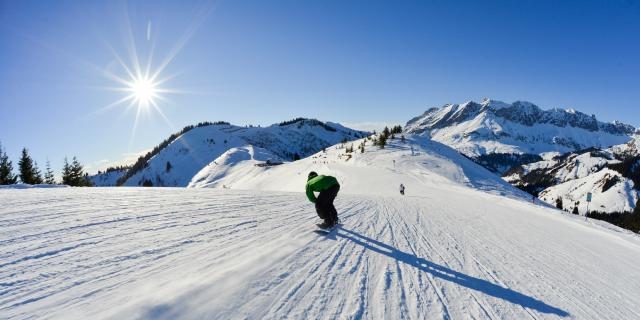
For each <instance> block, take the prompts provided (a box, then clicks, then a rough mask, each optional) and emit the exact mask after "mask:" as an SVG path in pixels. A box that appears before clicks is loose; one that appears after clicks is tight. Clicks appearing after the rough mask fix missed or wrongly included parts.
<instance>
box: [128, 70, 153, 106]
mask: <svg viewBox="0 0 640 320" xmlns="http://www.w3.org/2000/svg"><path fill="white" fill-rule="evenodd" d="M129 89H130V91H131V93H132V94H133V96H134V98H135V99H136V101H137V102H138V105H140V106H149V104H151V103H153V102H154V101H153V98H155V97H156V95H157V88H156V85H155V84H154V83H153V81H151V80H150V79H148V78H146V77H140V78H137V79H134V80H133V81H132V82H131V85H130V88H129Z"/></svg>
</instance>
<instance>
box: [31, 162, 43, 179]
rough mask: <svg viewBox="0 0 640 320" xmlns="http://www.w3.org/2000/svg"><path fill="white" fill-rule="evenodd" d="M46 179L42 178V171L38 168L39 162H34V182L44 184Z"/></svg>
mask: <svg viewBox="0 0 640 320" xmlns="http://www.w3.org/2000/svg"><path fill="white" fill-rule="evenodd" d="M43 183H44V180H43V179H42V173H41V172H40V169H38V163H37V162H35V161H34V162H33V184H43Z"/></svg>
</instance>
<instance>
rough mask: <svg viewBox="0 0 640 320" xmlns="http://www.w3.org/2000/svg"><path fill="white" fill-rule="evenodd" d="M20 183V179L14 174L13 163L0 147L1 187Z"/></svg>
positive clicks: (0, 146)
mask: <svg viewBox="0 0 640 320" xmlns="http://www.w3.org/2000/svg"><path fill="white" fill-rule="evenodd" d="M16 182H18V177H16V176H15V175H14V174H13V163H11V160H9V156H7V153H6V152H5V151H3V150H2V145H0V185H6V184H14V183H16Z"/></svg>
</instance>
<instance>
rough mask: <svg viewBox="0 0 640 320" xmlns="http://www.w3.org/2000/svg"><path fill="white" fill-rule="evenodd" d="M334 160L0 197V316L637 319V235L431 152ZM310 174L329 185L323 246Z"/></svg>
mask: <svg viewBox="0 0 640 320" xmlns="http://www.w3.org/2000/svg"><path fill="white" fill-rule="evenodd" d="M357 143H358V142H354V144H355V145H357ZM411 146H413V148H414V152H417V153H418V155H414V156H412V155H411V150H410V148H411ZM343 150H344V149H336V148H329V149H327V152H326V153H322V152H321V153H318V154H316V155H314V156H313V157H311V158H307V159H303V160H301V161H296V162H293V163H288V164H283V165H280V166H274V167H271V168H269V169H265V170H264V171H263V172H255V173H250V174H249V175H250V176H252V177H253V178H252V179H249V180H243V179H238V176H237V175H234V174H233V172H231V171H234V170H236V169H238V170H239V168H240V167H241V166H242V165H243V162H246V163H249V162H250V161H253V160H250V159H249V158H247V157H246V155H244V156H238V158H239V159H245V160H241V161H236V160H238V158H236V155H239V154H242V152H240V151H238V152H240V153H236V152H231V153H229V154H228V155H229V157H228V158H227V159H230V161H228V162H226V165H229V164H237V165H231V166H229V167H228V168H227V169H228V170H230V172H229V177H230V178H228V179H227V181H225V183H229V185H230V187H231V188H233V189H222V188H186V189H185V188H65V189H27V190H12V189H5V190H0V203H2V204H3V205H2V206H0V318H15V319H25V318H58V319H61V318H64V319H87V318H90V319H102V318H107V319H123V318H127V319H131V318H133V319H231V318H248V319H282V318H294V319H325V318H337V319H359V318H372V319H399V318H409V319H443V318H444V319H451V318H452V319H461V318H462V319H468V318H475V319H488V318H502V319H522V318H534V319H535V318H545V319H546V318H552V319H553V318H576V319H638V318H640V311H639V310H638V309H637V301H638V299H640V269H639V268H638V265H640V239H638V237H637V235H634V234H632V233H631V232H629V231H626V230H622V229H620V228H617V227H615V226H612V225H610V224H607V223H605V222H602V221H596V220H591V219H590V220H588V221H584V219H583V218H582V217H577V216H574V215H569V214H561V212H560V211H558V210H555V209H552V208H549V207H548V206H541V205H535V204H532V203H530V202H529V201H525V200H524V199H523V197H524V196H526V195H524V194H523V193H521V192H520V191H518V190H516V189H514V188H512V187H511V186H510V185H508V184H507V183H506V182H504V181H502V180H501V179H499V178H497V177H495V176H494V175H492V174H490V173H489V172H487V171H486V170H484V169H483V168H481V167H479V166H478V165H476V164H474V163H472V162H471V161H469V160H467V159H466V158H464V157H462V156H460V155H459V154H458V153H456V152H455V151H453V150H452V149H450V148H448V147H446V146H443V145H441V144H439V143H437V142H431V141H428V140H422V139H417V138H415V137H410V139H408V142H407V143H406V144H402V143H399V142H397V141H395V142H392V143H391V145H389V146H388V147H387V148H386V149H384V150H378V149H376V148H374V147H371V146H367V147H366V152H365V153H364V154H353V155H352V158H350V159H348V160H347V158H348V156H347V155H345V154H344V152H343ZM354 150H357V148H354ZM247 152H248V153H249V154H250V153H251V151H250V150H247ZM254 154H255V153H254ZM243 157H244V158H243ZM393 160H395V164H394V162H393ZM312 168H313V169H314V170H316V171H318V172H319V173H322V174H334V175H336V176H337V177H338V179H339V180H340V182H341V184H342V185H343V188H342V189H341V192H340V194H339V195H338V198H337V199H336V206H337V208H338V211H339V216H340V219H341V220H342V225H341V226H340V227H339V228H338V229H337V230H336V231H335V232H334V233H333V234H330V235H328V236H327V235H320V234H317V233H315V232H314V230H315V226H314V225H313V224H314V223H315V222H316V221H317V218H316V214H315V212H314V208H313V205H312V204H311V203H309V202H308V201H307V200H306V197H305V195H304V193H303V189H304V180H305V179H304V177H306V174H307V172H308V170H309V169H312ZM399 182H402V183H404V184H405V186H406V187H407V188H406V196H400V195H399V194H398V191H397V190H398V189H397V187H398V184H399ZM241 187H243V188H247V190H238V189H241ZM275 189H281V190H291V191H295V192H284V191H269V190H275Z"/></svg>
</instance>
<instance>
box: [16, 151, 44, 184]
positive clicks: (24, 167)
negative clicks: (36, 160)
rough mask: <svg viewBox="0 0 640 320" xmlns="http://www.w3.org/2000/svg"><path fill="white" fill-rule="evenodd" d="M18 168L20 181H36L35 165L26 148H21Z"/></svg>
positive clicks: (31, 182) (34, 182)
mask: <svg viewBox="0 0 640 320" xmlns="http://www.w3.org/2000/svg"><path fill="white" fill-rule="evenodd" d="M18 167H19V168H20V181H22V183H27V184H36V183H37V182H38V176H37V174H38V173H39V172H38V171H37V170H38V169H37V168H36V167H34V165H33V159H31V156H29V151H28V150H27V148H22V156H21V157H20V161H19V162H18Z"/></svg>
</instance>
